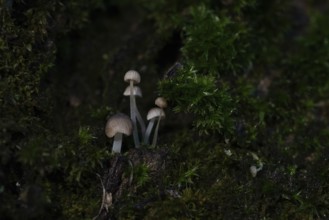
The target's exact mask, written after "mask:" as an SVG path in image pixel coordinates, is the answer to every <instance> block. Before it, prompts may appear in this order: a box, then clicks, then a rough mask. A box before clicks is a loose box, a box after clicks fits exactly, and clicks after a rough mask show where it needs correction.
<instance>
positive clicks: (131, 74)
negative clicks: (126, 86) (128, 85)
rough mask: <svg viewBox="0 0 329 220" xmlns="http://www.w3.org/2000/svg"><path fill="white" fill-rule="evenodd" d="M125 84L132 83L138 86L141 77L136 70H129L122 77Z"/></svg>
mask: <svg viewBox="0 0 329 220" xmlns="http://www.w3.org/2000/svg"><path fill="white" fill-rule="evenodd" d="M124 81H125V82H130V81H133V82H134V84H138V83H140V81H141V76H140V75H139V73H138V72H137V71H136V70H129V71H128V72H126V74H125V76H124Z"/></svg>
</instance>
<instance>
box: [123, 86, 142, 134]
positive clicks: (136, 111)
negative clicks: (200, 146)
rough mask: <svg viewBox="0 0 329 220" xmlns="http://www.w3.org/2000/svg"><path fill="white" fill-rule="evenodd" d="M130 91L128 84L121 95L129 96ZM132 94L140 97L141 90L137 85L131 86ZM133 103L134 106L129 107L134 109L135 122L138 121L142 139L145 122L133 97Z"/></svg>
mask: <svg viewBox="0 0 329 220" xmlns="http://www.w3.org/2000/svg"><path fill="white" fill-rule="evenodd" d="M130 93H131V87H130V86H128V87H127V88H126V90H125V91H124V93H123V95H124V96H130ZM133 96H134V97H136V96H139V97H142V90H141V89H140V88H139V87H138V86H133ZM133 105H134V106H131V108H132V109H133V110H134V113H135V116H136V118H137V122H138V123H139V125H140V128H141V131H142V138H143V139H144V136H145V130H146V129H145V122H144V120H143V118H142V116H141V114H140V113H139V111H138V108H137V104H136V98H135V102H133Z"/></svg>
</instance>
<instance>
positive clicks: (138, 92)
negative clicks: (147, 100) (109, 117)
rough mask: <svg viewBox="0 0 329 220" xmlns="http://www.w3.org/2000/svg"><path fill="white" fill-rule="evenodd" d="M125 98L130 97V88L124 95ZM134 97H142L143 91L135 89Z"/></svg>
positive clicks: (136, 87)
mask: <svg viewBox="0 0 329 220" xmlns="http://www.w3.org/2000/svg"><path fill="white" fill-rule="evenodd" d="M123 95H124V96H130V86H128V87H127V88H126V90H125V91H124V93H123ZM133 95H134V96H139V97H142V90H141V88H139V87H138V86H134V87H133Z"/></svg>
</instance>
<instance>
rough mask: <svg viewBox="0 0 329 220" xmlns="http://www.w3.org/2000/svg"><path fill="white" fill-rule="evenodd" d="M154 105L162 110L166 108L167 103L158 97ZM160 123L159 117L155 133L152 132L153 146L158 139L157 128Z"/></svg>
mask: <svg viewBox="0 0 329 220" xmlns="http://www.w3.org/2000/svg"><path fill="white" fill-rule="evenodd" d="M154 104H155V105H156V106H158V107H160V108H161V109H162V110H163V109H164V108H167V101H166V99H165V98H163V97H158V98H156V99H155V102H154ZM160 121H161V117H159V120H158V123H157V126H156V128H155V132H154V136H153V142H152V145H153V146H155V144H156V141H157V138H158V130H159V126H160Z"/></svg>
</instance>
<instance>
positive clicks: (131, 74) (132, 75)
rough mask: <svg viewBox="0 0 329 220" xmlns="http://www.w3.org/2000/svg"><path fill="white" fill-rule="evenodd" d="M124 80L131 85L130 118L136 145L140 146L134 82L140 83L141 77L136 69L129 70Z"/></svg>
mask: <svg viewBox="0 0 329 220" xmlns="http://www.w3.org/2000/svg"><path fill="white" fill-rule="evenodd" d="M124 81H125V82H128V83H129V87H130V118H131V120H132V124H133V136H134V142H135V147H136V148H139V146H140V141H139V137H138V132H137V126H136V124H137V122H136V109H135V108H134V106H136V100H135V96H134V84H138V83H140V81H141V77H140V75H139V73H138V72H137V71H136V70H129V71H128V72H126V74H125V76H124Z"/></svg>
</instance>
